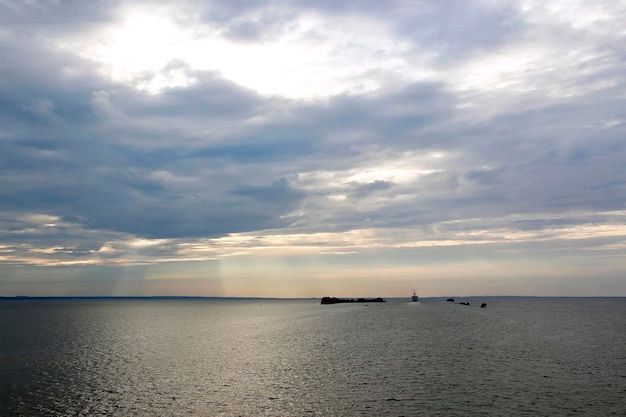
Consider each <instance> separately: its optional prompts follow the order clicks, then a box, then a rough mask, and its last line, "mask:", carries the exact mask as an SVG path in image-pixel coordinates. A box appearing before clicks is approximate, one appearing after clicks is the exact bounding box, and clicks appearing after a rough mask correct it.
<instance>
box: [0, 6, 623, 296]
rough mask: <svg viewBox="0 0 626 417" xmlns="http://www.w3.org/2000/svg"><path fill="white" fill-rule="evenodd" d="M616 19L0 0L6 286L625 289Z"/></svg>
mask: <svg viewBox="0 0 626 417" xmlns="http://www.w3.org/2000/svg"><path fill="white" fill-rule="evenodd" d="M624 21H626V3H625V2H621V1H614V0H598V1H595V2H588V1H584V2H583V1H582V0H472V1H462V0H438V1H435V0H432V1H427V0H424V1H416V0H415V1H411V0H389V1H384V2H381V1H378V0H376V1H375V0H363V1H357V0H346V1H342V2H337V1H334V0H333V1H327V0H319V1H304V0H276V1H274V0H265V1H257V0H229V1H212V2H211V1H199V0H176V1H163V0H159V1H112V0H111V1H109V0H100V1H88V2H86V1H81V0H39V1H38V0H0V295H1V296H14V295H17V294H21V295H32V296H35V295H52V296H55V295H57V296H71V295H107V296H124V295H132V296H135V295H146V296H148V295H193V296H235V297H248V296H252V297H321V296H326V295H329V296H354V297H357V296H365V297H368V296H375V297H378V296H382V297H404V296H406V297H409V296H410V295H411V294H412V292H413V290H416V291H417V293H418V294H419V295H420V296H422V297H430V296H454V295H539V296H558V295H563V296H626V163H625V161H626V27H625V26H624V24H623V22H624Z"/></svg>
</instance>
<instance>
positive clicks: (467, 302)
mask: <svg viewBox="0 0 626 417" xmlns="http://www.w3.org/2000/svg"><path fill="white" fill-rule="evenodd" d="M459 304H461V305H462V306H468V305H470V304H469V301H465V302H463V301H461V302H460V303H459Z"/></svg>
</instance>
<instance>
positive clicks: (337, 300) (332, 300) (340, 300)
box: [321, 297, 385, 304]
mask: <svg viewBox="0 0 626 417" xmlns="http://www.w3.org/2000/svg"><path fill="white" fill-rule="evenodd" d="M384 302H385V300H383V299H382V298H381V297H378V298H337V297H322V302H321V304H339V303H384Z"/></svg>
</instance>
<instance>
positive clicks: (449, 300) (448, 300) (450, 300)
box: [446, 298, 454, 303]
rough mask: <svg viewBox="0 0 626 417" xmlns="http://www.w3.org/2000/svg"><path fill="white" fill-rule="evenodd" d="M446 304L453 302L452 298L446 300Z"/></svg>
mask: <svg viewBox="0 0 626 417" xmlns="http://www.w3.org/2000/svg"><path fill="white" fill-rule="evenodd" d="M446 302H448V303H453V302H454V298H448V299H447V300H446Z"/></svg>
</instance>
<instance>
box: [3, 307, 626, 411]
mask: <svg viewBox="0 0 626 417" xmlns="http://www.w3.org/2000/svg"><path fill="white" fill-rule="evenodd" d="M459 301H463V302H465V301H467V302H468V303H469V305H462V304H460V303H459ZM482 303H486V304H487V306H486V307H485V308H480V304H482ZM0 415H1V416H105V415H106V416H602V417H605V416H626V298H608V297H607V298H544V297H536V298H535V297H473V298H468V299H467V300H466V299H465V298H463V299H458V300H455V302H447V301H446V299H445V298H422V299H420V301H419V302H417V303H414V302H410V299H409V297H407V298H405V299H388V300H387V302H385V303H373V302H365V303H353V304H333V305H321V304H320V299H295V300H284V299H280V300H274V299H47V300H33V299H18V300H2V301H0Z"/></svg>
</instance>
